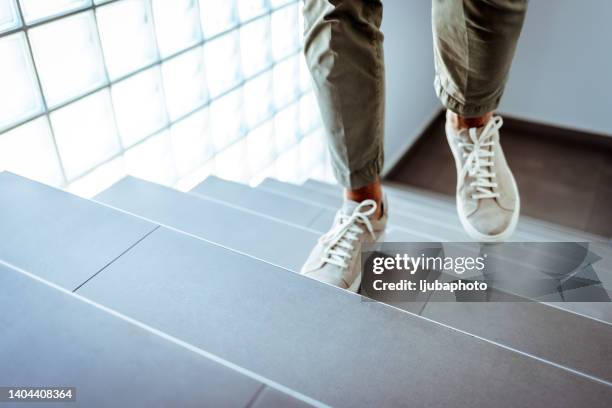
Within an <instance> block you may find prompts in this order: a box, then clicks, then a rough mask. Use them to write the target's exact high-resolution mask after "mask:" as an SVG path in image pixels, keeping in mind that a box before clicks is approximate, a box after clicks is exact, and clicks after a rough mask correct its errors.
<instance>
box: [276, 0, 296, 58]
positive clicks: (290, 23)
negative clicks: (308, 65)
mask: <svg viewBox="0 0 612 408" xmlns="http://www.w3.org/2000/svg"><path fill="white" fill-rule="evenodd" d="M271 26H272V37H271V38H272V55H273V56H274V59H275V60H279V59H281V58H283V57H286V56H287V55H290V54H291V53H293V52H296V51H297V50H298V49H299V48H300V41H299V35H298V32H299V21H298V7H297V3H296V4H295V5H291V6H287V7H283V8H281V9H280V10H278V11H275V12H273V13H272V18H271Z"/></svg>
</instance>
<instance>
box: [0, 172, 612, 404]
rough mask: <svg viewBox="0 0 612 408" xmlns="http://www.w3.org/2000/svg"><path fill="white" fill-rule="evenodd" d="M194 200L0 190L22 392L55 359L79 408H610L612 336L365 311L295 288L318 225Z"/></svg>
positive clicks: (122, 190) (17, 182) (582, 328)
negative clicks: (126, 393) (171, 394)
mask: <svg viewBox="0 0 612 408" xmlns="http://www.w3.org/2000/svg"><path fill="white" fill-rule="evenodd" d="M2 183H3V184H2ZM232 188H233V187H232ZM236 191H237V193H236V195H235V197H239V196H240V194H239V191H238V190H236ZM197 194H198V195H195V194H185V193H180V192H177V191H173V190H170V189H167V188H163V187H160V186H156V185H153V184H151V183H146V182H143V181H141V180H137V179H133V178H129V179H126V180H122V181H121V182H119V183H118V184H116V185H115V186H113V187H111V188H110V189H109V190H107V191H106V192H103V193H102V194H100V195H99V196H98V197H97V200H98V202H95V201H90V200H82V199H77V198H75V197H73V196H71V195H70V194H67V193H64V192H61V191H58V190H55V189H51V188H49V187H45V186H42V185H40V184H38V183H33V182H31V181H28V180H25V179H22V178H19V177H17V176H14V175H7V174H6V173H2V174H0V198H1V199H0V206H2V207H0V210H3V211H6V215H4V216H3V217H4V218H2V221H3V223H0V237H2V238H3V239H2V240H3V241H11V240H13V239H14V240H15V241H11V242H8V243H4V242H3V243H2V244H0V249H1V250H0V265H1V269H0V322H2V324H3V325H7V326H8V327H10V328H11V330H9V331H7V335H4V336H3V337H2V338H0V344H1V345H2V347H0V361H3V362H5V361H10V362H11V366H10V367H11V372H15V373H17V374H18V375H17V376H16V377H15V378H17V379H18V380H23V379H27V376H28V375H33V374H30V372H31V371H34V370H35V366H34V364H35V361H37V360H36V358H37V356H38V357H39V358H46V359H45V360H43V361H49V362H50V364H51V365H50V367H55V370H56V371H47V372H44V370H43V371H41V372H40V373H38V374H36V375H37V377H35V378H36V379H38V380H40V381H49V379H50V378H58V377H53V376H54V375H55V376H59V377H61V378H60V379H63V378H66V379H68V380H72V381H74V384H75V385H77V386H78V387H79V389H81V390H82V393H85V394H87V396H89V397H90V399H86V400H84V402H85V404H84V405H83V406H91V405H93V406H96V405H102V404H101V403H100V404H97V403H96V402H93V403H92V404H89V405H87V404H86V402H88V401H89V402H91V401H95V394H94V393H93V391H91V389H92V387H93V386H94V385H99V384H100V383H103V382H104V380H105V378H106V376H108V375H109V374H108V373H110V372H114V373H116V374H115V377H116V378H114V379H112V381H111V382H108V381H107V383H108V384H110V385H111V386H112V385H113V384H115V382H116V383H117V387H120V385H119V383H120V382H121V381H123V383H124V384H128V383H131V382H134V381H138V384H137V385H136V386H137V387H141V388H143V389H144V388H156V389H155V390H153V392H151V398H155V397H156V396H158V395H159V393H160V392H161V391H164V390H167V389H166V388H164V387H166V386H168V387H176V389H178V390H184V394H183V395H182V396H181V398H182V399H180V400H179V401H178V405H181V406H182V405H186V406H189V404H190V403H192V402H194V401H195V402H196V403H197V404H199V405H205V406H219V405H221V406H224V405H228V406H247V405H248V406H303V405H308V404H312V405H319V406H321V405H331V406H339V407H343V406H347V407H355V406H381V407H384V406H390V407H391V406H471V407H489V406H492V405H494V406H500V407H506V406H507V407H515V406H529V407H540V406H560V407H575V406H589V407H600V406H601V407H607V406H609V402H610V401H611V400H612V381H611V373H610V368H609V364H607V362H608V361H609V358H610V356H611V355H612V354H611V353H610V349H609V346H608V344H609V341H606V340H607V339H609V338H612V336H611V331H610V330H611V328H612V326H611V325H610V324H606V323H604V322H600V321H597V320H594V319H589V318H586V317H583V316H580V315H578V314H571V313H567V312H564V311H561V310H559V309H554V308H551V307H548V306H546V305H542V304H537V303H525V304H522V305H530V306H529V307H531V309H527V308H524V309H518V311H517V312H515V315H513V316H514V317H516V318H515V319H514V320H513V321H512V322H511V323H512V324H511V325H509V326H508V325H503V324H500V323H499V322H497V323H496V319H497V320H503V319H509V317H508V316H507V315H505V314H506V312H507V310H504V309H503V307H501V308H499V309H496V308H492V309H491V310H490V311H489V313H488V316H485V315H483V314H480V315H478V317H479V318H481V317H482V319H483V321H482V322H481V323H480V324H478V322H476V323H474V322H473V321H470V322H463V323H461V322H460V320H461V319H459V318H457V317H456V316H453V315H452V313H450V311H448V310H434V309H429V310H430V311H429V312H428V313H430V314H429V315H423V316H419V315H418V314H415V313H408V312H406V311H403V310H400V309H398V308H396V307H392V306H389V305H385V304H382V303H377V302H368V301H363V300H362V298H361V297H360V296H358V295H355V294H352V293H349V292H346V291H344V290H341V289H338V288H335V287H332V286H329V285H325V284H322V283H320V282H316V281H313V280H311V279H308V278H305V277H303V276H300V275H298V274H295V273H290V272H289V271H288V270H293V271H295V270H297V269H298V268H299V266H300V264H301V262H302V261H303V258H305V256H306V254H307V253H308V251H309V250H310V247H311V246H312V244H313V243H314V240H316V239H317V236H318V231H317V230H315V229H313V228H311V227H310V226H309V225H301V224H300V222H301V221H300V218H299V217H297V215H296V214H298V213H299V212H303V213H304V214H308V216H313V217H315V218H316V217H317V216H319V215H320V214H317V213H316V211H317V209H316V208H312V207H310V206H304V205H302V206H299V205H297V206H293V204H292V202H291V201H285V202H284V203H283V205H286V206H287V208H285V209H283V211H282V214H283V217H285V218H287V219H285V220H281V219H278V218H275V217H274V216H273V215H274V214H269V213H268V214H266V213H265V208H264V207H265V205H264V204H265V196H264V195H258V196H257V197H259V200H260V201H259V204H255V201H254V205H253V207H252V208H251V207H249V208H242V205H241V204H240V203H239V202H237V201H236V202H230V200H229V199H228V197H221V196H217V197H208V198H204V197H202V195H201V192H198V193H197ZM253 197H255V195H253ZM34 198H35V199H34ZM253 200H255V198H253ZM302 204H304V203H303V202H302ZM290 207H291V208H290ZM46 208H50V209H51V210H50V211H51V214H52V216H45V215H44V214H45V210H46ZM62 208H64V211H62ZM260 211H261V212H260ZM293 211H298V212H295V213H294V212H293ZM64 212H66V213H67V214H64ZM13 217H14V218H15V220H13V219H12V218H13ZM98 217H100V218H101V219H100V220H98ZM289 217H293V218H292V219H290V218H289ZM315 218H313V220H314V219H315ZM305 223H311V221H305ZM20 224H21V225H22V226H21V227H20ZM123 224H125V225H127V227H126V230H125V231H123V229H122V227H121V226H122V225H123ZM38 231H43V232H42V233H38V234H37V232H38ZM398 231H401V230H400V229H398ZM124 232H125V233H124ZM71 234H74V236H71ZM13 236H14V237H13ZM113 239H114V241H113ZM56 241H57V242H56ZM254 241H257V242H254ZM66 242H67V243H71V244H70V245H63V243H66ZM20 247H22V248H26V249H28V251H29V255H30V257H31V258H37V255H36V254H37V251H38V250H39V249H40V250H41V251H43V257H42V258H40V259H35V260H31V259H28V257H27V256H26V255H27V254H28V253H27V252H26V251H25V250H21V252H20V251H19V248H20ZM43 247H46V248H43ZM41 248H42V249H41ZM44 251H47V252H48V254H47V255H45V254H44ZM16 254H17V255H16ZM90 258H93V260H92V259H90ZM94 261H95V262H94ZM63 265H68V266H69V268H63V267H62V266H63ZM73 291H75V293H73ZM500 305H503V304H500ZM423 306H424V308H423V310H424V311H425V310H427V308H428V307H429V304H424V305H423ZM487 306H489V305H487ZM526 307H527V306H526ZM458 310H460V316H462V317H463V318H465V319H467V317H468V316H469V315H470V314H473V313H480V312H478V311H474V310H470V309H464V308H459V309H458ZM520 313H522V316H521V314H520ZM20 314H22V315H23V316H24V317H25V319H24V320H20ZM49 314H51V315H53V316H51V317H52V318H49V317H48V316H47V315H49ZM449 314H450V317H449ZM514 317H513V318H514ZM521 317H522V318H521ZM45 319H46V320H45ZM115 320H117V321H115ZM448 320H451V321H453V323H452V324H448V323H446V321H448ZM455 321H457V322H459V323H457V327H453V324H455V323H454V322H455ZM521 322H528V323H527V324H522V323H521ZM549 322H550V324H548V323H549ZM547 324H548V325H547ZM470 325H472V326H470ZM487 326H488V327H489V328H490V332H489V331H488V330H487ZM538 326H543V327H545V329H538ZM500 327H501V328H500ZM555 327H556V331H555ZM466 328H467V329H466ZM509 329H511V330H513V331H514V332H515V335H514V336H509V335H508V334H505V333H504V330H509ZM531 332H534V333H536V334H535V335H533V334H531ZM482 333H484V334H485V335H486V336H488V337H486V336H483V335H481V334H482ZM41 334H42V335H41ZM496 336H497V337H496ZM140 343H142V347H141V348H140V349H139V344H140ZM7 344H8V345H10V347H5V346H6V345H7ZM577 344H579V345H580V346H577ZM30 346H31V347H33V348H35V350H33V351H32V353H31V354H32V358H31V359H28V356H27V354H28V349H29V347H30ZM49 350H59V351H58V352H57V353H58V354H57V356H56V357H53V358H52V359H51V360H49V358H50V357H49V353H50V352H49ZM186 353H187V354H186ZM189 353H192V354H193V356H191V357H190V354H189ZM13 355H14V356H15V358H16V360H14V359H13ZM148 355H154V358H153V359H151V360H147V358H146V356H148ZM51 356H52V354H51ZM98 359H104V360H105V361H101V362H98V363H97V365H96V364H95V362H97V361H98ZM20 360H24V361H26V364H25V365H24V368H23V369H21V370H22V371H19V370H20V368H19V367H16V361H20ZM38 361H40V360H38ZM54 362H55V363H54ZM152 365H153V366H152ZM4 367H5V366H4V365H3V369H4ZM57 367H61V369H58V368H57ZM57 370H60V371H59V373H58V371H57ZM71 370H72V371H71ZM139 370H141V371H143V372H144V373H142V374H140V375H138V374H135V373H136V372H138V371H139ZM3 371H4V370H0V382H2V380H3V379H4V378H3V377H2V376H3V375H6V374H4V372H3ZM173 373H177V374H176V375H173ZM162 375H163V376H164V377H166V376H172V377H173V379H172V381H171V382H170V383H169V382H168V380H166V379H160V377H161V376H162ZM77 377H78V378H77ZM174 377H176V378H174ZM185 377H187V378H185ZM128 379H129V380H128ZM194 381H197V382H198V385H194V384H193V382H194ZM21 382H23V381H21ZM56 382H57V381H56ZM92 384H93V385H92ZM234 384H236V385H235V386H234ZM198 386H199V388H197V387H198ZM213 388H214V390H213ZM121 390H122V391H123V390H125V388H121ZM220 390H222V391H223V393H222V394H219V392H218V391H220ZM204 391H206V393H207V396H204V395H202V394H204ZM208 394H209V395H208ZM225 394H232V395H225ZM81 395H83V394H81ZM224 395H225V398H228V399H227V400H222V399H216V398H217V397H219V398H222V397H223V396H224ZM160 398H161V397H160ZM207 398H209V399H207ZM230 398H234V399H230ZM151 401H152V400H149V399H136V400H130V399H129V398H128V397H125V399H122V400H120V401H119V404H118V405H123V406H126V405H128V406H155V405H156V404H155V403H152V402H151ZM156 401H157V403H158V405H166V406H167V405H173V404H172V403H168V402H167V401H168V400H164V399H157V400H156ZM160 401H161V402H160ZM77 406H79V405H77Z"/></svg>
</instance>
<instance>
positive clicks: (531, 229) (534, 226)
mask: <svg viewBox="0 0 612 408" xmlns="http://www.w3.org/2000/svg"><path fill="white" fill-rule="evenodd" d="M270 184H271V186H272V184H273V183H270ZM303 187H305V188H306V189H309V190H311V191H318V192H323V193H324V194H328V195H337V194H338V192H339V191H340V190H341V188H340V187H339V186H337V185H333V184H329V183H324V182H321V181H317V180H306V182H305V183H304V184H303ZM385 191H386V192H387V193H388V194H391V195H394V196H398V197H402V198H404V199H405V200H404V202H402V203H401V204H402V205H405V204H406V203H407V202H413V201H414V202H416V203H420V204H422V205H421V206H420V207H421V208H422V209H423V210H425V209H429V210H435V209H438V210H442V211H438V212H437V213H438V214H439V213H440V212H446V213H447V214H451V215H452V216H453V220H449V219H447V218H445V219H444V221H445V222H448V221H453V224H455V225H457V226H459V227H461V225H460V224H459V222H458V219H457V217H456V210H455V203H454V200H453V199H452V198H450V197H447V196H444V195H442V194H437V193H432V192H429V191H424V190H418V191H417V189H415V188H413V187H409V186H399V185H398V184H397V183H385ZM521 232H523V233H524V232H527V233H529V234H532V235H535V236H541V237H542V238H544V239H549V240H551V241H553V240H558V239H564V240H567V241H601V242H605V241H607V240H606V238H605V237H601V236H598V235H594V234H591V233H588V232H584V231H579V230H575V229H572V228H569V227H565V226H560V225H556V224H552V223H550V222H547V221H543V220H538V219H535V218H532V217H529V216H521V220H520V221H519V225H518V227H517V233H519V234H520V233H521Z"/></svg>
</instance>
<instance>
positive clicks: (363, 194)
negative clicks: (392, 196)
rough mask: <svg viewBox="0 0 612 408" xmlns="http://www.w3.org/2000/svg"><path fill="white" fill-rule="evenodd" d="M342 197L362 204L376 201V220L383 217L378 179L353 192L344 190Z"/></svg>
mask: <svg viewBox="0 0 612 408" xmlns="http://www.w3.org/2000/svg"><path fill="white" fill-rule="evenodd" d="M344 196H345V197H346V198H347V199H349V200H352V201H356V202H362V201H365V200H374V201H376V214H375V217H376V219H378V218H381V217H382V215H383V211H382V197H383V193H382V186H381V183H380V179H379V178H377V179H376V180H375V181H373V182H372V183H370V184H368V185H366V186H364V187H361V188H358V189H354V190H350V189H346V190H345V192H344Z"/></svg>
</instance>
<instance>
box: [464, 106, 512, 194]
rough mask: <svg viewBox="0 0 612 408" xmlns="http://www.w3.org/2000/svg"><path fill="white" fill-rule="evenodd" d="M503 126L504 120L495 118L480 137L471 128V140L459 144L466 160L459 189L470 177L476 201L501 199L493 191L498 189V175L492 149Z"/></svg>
mask: <svg viewBox="0 0 612 408" xmlns="http://www.w3.org/2000/svg"><path fill="white" fill-rule="evenodd" d="M502 124H503V121H502V118H501V117H499V116H495V117H494V118H493V119H492V120H490V121H489V123H487V124H486V125H485V127H484V129H483V130H482V132H481V133H480V137H479V136H478V134H477V130H476V128H471V129H469V130H468V136H469V140H468V141H465V140H464V139H463V138H460V139H459V142H458V144H457V146H458V147H459V148H460V149H461V151H462V154H463V159H464V160H465V161H464V163H463V167H462V168H461V173H460V175H459V180H461V181H460V185H459V188H462V187H463V186H464V184H465V181H466V176H469V177H470V178H471V179H472V181H471V182H470V187H471V190H472V193H471V197H472V199H474V200H481V199H485V198H496V197H499V193H497V192H495V191H494V190H493V189H494V188H497V183H496V182H495V181H494V180H495V177H496V174H495V172H494V171H493V167H494V166H495V164H494V162H493V157H494V156H495V152H494V151H493V149H492V148H491V147H492V146H494V145H495V141H494V140H493V135H494V134H495V132H496V131H498V130H499V129H500V128H501V126H502Z"/></svg>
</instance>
